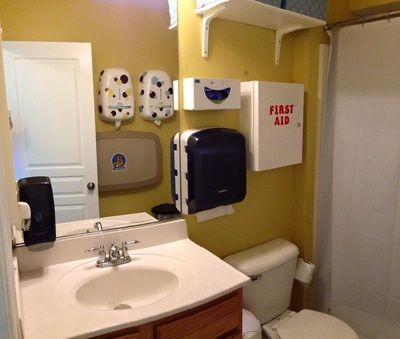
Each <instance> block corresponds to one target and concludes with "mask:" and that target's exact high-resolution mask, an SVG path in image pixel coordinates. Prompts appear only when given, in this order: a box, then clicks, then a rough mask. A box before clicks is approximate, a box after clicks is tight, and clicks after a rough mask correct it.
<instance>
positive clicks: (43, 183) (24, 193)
mask: <svg viewBox="0 0 400 339" xmlns="http://www.w3.org/2000/svg"><path fill="white" fill-rule="evenodd" d="M18 190H19V200H20V201H24V202H26V203H27V204H28V205H29V206H30V208H31V225H30V228H29V229H28V230H26V231H24V232H23V234H24V242H25V245H26V246H30V249H45V248H49V247H52V246H53V243H54V241H55V240H56V218H55V210H54V198H53V190H52V187H51V182H50V178H48V177H30V178H23V179H20V180H18ZM32 246H33V247H32Z"/></svg>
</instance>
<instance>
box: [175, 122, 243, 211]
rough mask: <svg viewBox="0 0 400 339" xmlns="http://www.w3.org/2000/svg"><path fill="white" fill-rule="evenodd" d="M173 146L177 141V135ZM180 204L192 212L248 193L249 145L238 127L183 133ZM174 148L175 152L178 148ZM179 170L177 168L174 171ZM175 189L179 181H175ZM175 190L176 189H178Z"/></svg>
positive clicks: (222, 203)
mask: <svg viewBox="0 0 400 339" xmlns="http://www.w3.org/2000/svg"><path fill="white" fill-rule="evenodd" d="M174 139H175V140H174V141H173V142H172V147H174V145H177V143H178V141H177V137H175V138H174ZM179 144H180V147H176V150H180V162H177V161H175V164H176V166H175V167H177V166H179V165H178V164H179V163H180V168H179V170H178V169H177V168H174V176H173V178H174V180H175V181H176V180H180V190H181V194H180V196H179V195H178V196H177V195H176V194H175V200H176V201H179V200H180V201H181V206H180V205H179V204H178V203H177V204H176V205H177V208H178V209H179V210H180V211H181V212H182V213H184V214H193V213H197V212H201V211H206V210H210V209H213V208H216V207H218V206H225V205H229V204H232V203H235V202H239V201H242V200H243V199H244V198H245V196H246V146H245V139H244V137H243V135H242V134H240V133H239V132H238V131H235V130H232V129H227V128H206V129H201V130H187V131H185V132H183V133H182V134H181V135H180V140H179ZM176 150H175V149H174V150H173V152H172V154H174V153H175V152H176ZM175 170H176V171H175ZM173 187H175V190H176V189H177V188H178V187H179V185H174V184H173ZM175 193H176V192H175Z"/></svg>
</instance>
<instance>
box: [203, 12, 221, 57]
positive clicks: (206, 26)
mask: <svg viewBox="0 0 400 339" xmlns="http://www.w3.org/2000/svg"><path fill="white" fill-rule="evenodd" d="M224 9H225V6H217V7H215V8H213V9H212V10H210V11H207V14H204V15H203V18H202V27H201V30H202V39H203V41H202V56H203V58H207V57H208V40H209V32H210V23H211V21H212V20H213V19H214V18H216V17H217V16H218V15H219V14H220V13H221V12H222V11H223V10H224Z"/></svg>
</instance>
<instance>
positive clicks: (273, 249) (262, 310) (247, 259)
mask: <svg viewBox="0 0 400 339" xmlns="http://www.w3.org/2000/svg"><path fill="white" fill-rule="evenodd" d="M298 255H299V250H298V248H297V246H296V245H294V244H292V243H291V242H289V241H288V240H286V239H283V238H278V239H274V240H272V241H269V242H266V243H263V244H261V245H258V246H255V247H252V248H249V249H247V250H244V251H241V252H238V253H235V254H233V255H230V256H228V257H226V258H225V259H224V260H225V261H226V262H227V263H228V264H230V265H232V266H233V267H235V268H236V269H237V270H239V271H241V272H242V273H244V274H246V275H247V276H249V277H250V278H252V281H251V283H250V284H248V285H246V286H245V287H244V288H243V307H244V308H246V309H248V310H249V311H251V312H252V313H253V314H254V315H255V316H256V317H257V318H258V320H260V322H261V324H265V323H267V322H268V321H270V320H272V319H274V318H275V317H277V316H278V315H280V314H281V313H283V312H284V311H285V310H287V309H288V307H289V305H290V297H291V292H292V286H293V279H294V274H295V270H296V264H297V256H298Z"/></svg>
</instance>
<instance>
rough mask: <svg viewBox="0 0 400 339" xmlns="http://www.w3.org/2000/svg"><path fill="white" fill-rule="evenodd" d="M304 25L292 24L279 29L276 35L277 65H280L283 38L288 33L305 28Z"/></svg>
mask: <svg viewBox="0 0 400 339" xmlns="http://www.w3.org/2000/svg"><path fill="white" fill-rule="evenodd" d="M303 28H304V27H303V26H302V25H298V26H292V27H288V28H283V29H277V30H276V35H275V65H279V60H280V58H281V47H282V39H283V37H284V36H285V35H286V34H289V33H292V32H295V31H298V30H300V29H303Z"/></svg>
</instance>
